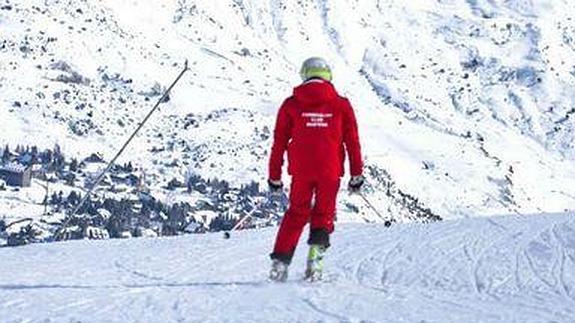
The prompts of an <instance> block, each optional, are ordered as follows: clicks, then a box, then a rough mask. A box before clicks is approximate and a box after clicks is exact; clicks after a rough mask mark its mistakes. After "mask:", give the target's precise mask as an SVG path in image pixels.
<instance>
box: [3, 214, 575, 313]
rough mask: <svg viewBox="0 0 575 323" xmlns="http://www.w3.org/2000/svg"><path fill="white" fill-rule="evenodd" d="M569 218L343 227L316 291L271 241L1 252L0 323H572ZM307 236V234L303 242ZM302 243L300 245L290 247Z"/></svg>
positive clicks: (147, 242) (151, 242) (252, 238)
mask: <svg viewBox="0 0 575 323" xmlns="http://www.w3.org/2000/svg"><path fill="white" fill-rule="evenodd" d="M574 227H575V219H573V215H572V214H562V215H561V214H560V215H542V216H522V217H518V216H507V217H495V218H488V219H465V220H458V221H446V222H444V223H434V224H429V225H420V224H408V225H396V226H393V227H391V228H385V227H384V226H383V225H365V224H341V225H339V226H338V229H337V231H336V234H335V235H334V240H333V247H332V248H331V249H330V252H329V254H328V257H327V259H326V268H327V270H326V278H325V281H324V282H321V283H317V284H310V283H308V282H305V281H303V280H302V278H301V277H302V276H303V271H304V264H305V254H306V252H305V251H306V250H305V249H306V248H305V246H300V249H299V250H298V252H297V253H296V258H295V259H294V263H293V265H292V266H291V268H290V269H291V271H290V277H289V281H288V282H287V283H285V284H275V283H270V282H268V281H267V280H266V276H267V270H268V267H269V259H268V256H267V253H268V252H269V249H270V248H271V246H272V243H273V238H274V234H275V230H273V229H266V230H261V231H246V232H237V233H234V235H233V236H232V238H231V239H230V240H225V239H222V237H221V236H220V235H219V234H208V235H193V236H184V237H178V238H164V239H131V240H129V241H128V240H111V241H74V242H65V243H54V244H47V245H31V246H25V247H21V248H12V249H8V248H6V249H1V250H0V259H2V264H3V266H2V267H3V274H2V275H1V276H0V313H2V316H1V317H2V319H1V321H3V322H40V321H41V322H62V321H80V322H162V321H164V322H165V321H169V322H268V321H277V322H423V321H425V322H478V321H481V322H542V321H545V322H573V321H574V320H575V310H574V308H575V295H574V292H573V290H574V288H575V238H574V237H575V235H574V233H575V230H574V229H573V228H574ZM304 235H305V233H304ZM303 240H304V239H303V238H302V241H303Z"/></svg>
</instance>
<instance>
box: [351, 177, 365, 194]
mask: <svg viewBox="0 0 575 323" xmlns="http://www.w3.org/2000/svg"><path fill="white" fill-rule="evenodd" d="M364 182H365V177H363V175H359V176H352V177H351V179H350V180H349V184H348V185H347V189H348V190H349V192H350V193H359V192H360V191H361V187H362V186H363V183H364Z"/></svg>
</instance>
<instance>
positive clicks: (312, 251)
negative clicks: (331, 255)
mask: <svg viewBox="0 0 575 323" xmlns="http://www.w3.org/2000/svg"><path fill="white" fill-rule="evenodd" d="M325 251H326V248H325V247H324V246H321V245H317V244H312V245H310V246H309V253H308V255H307V268H306V270H305V279H306V280H309V281H311V282H315V281H319V280H321V278H322V274H323V255H324V254H325Z"/></svg>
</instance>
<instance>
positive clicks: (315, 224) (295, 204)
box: [272, 177, 340, 261]
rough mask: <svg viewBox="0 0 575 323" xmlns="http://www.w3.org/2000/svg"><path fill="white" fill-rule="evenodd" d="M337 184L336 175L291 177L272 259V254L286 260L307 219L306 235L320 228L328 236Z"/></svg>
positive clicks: (331, 229)
mask: <svg viewBox="0 0 575 323" xmlns="http://www.w3.org/2000/svg"><path fill="white" fill-rule="evenodd" d="M339 183H340V179H339V178H336V179H316V180H308V179H304V178H297V177H294V178H292V182H291V191H290V198H289V199H290V200H289V208H288V210H287V212H286V213H285V215H284V217H283V220H282V223H281V225H280V228H279V231H278V234H277V237H276V243H275V247H274V252H273V254H272V258H273V257H274V255H275V257H276V258H280V259H285V260H287V261H290V260H291V257H292V256H293V253H294V251H295V248H296V246H297V243H298V240H299V238H300V236H301V233H302V231H303V228H304V226H305V225H306V223H308V222H310V234H312V232H313V231H318V230H320V231H323V232H326V233H325V234H326V235H327V236H328V237H329V234H330V233H332V232H333V230H334V224H333V221H334V217H335V207H336V199H337V192H338V190H339ZM314 197H315V199H314ZM311 239H312V237H310V240H311ZM328 244H329V243H328Z"/></svg>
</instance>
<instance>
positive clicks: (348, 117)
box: [343, 99, 363, 176]
mask: <svg viewBox="0 0 575 323" xmlns="http://www.w3.org/2000/svg"><path fill="white" fill-rule="evenodd" d="M344 111H345V113H344V120H343V142H344V144H345V149H346V150H347V154H348V156H349V170H350V173H351V176H359V175H361V174H362V173H363V161H362V158H361V145H360V143H359V134H358V130H357V120H356V118H355V113H354V112H353V108H352V106H351V104H350V103H349V101H348V100H347V99H345V100H344Z"/></svg>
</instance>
